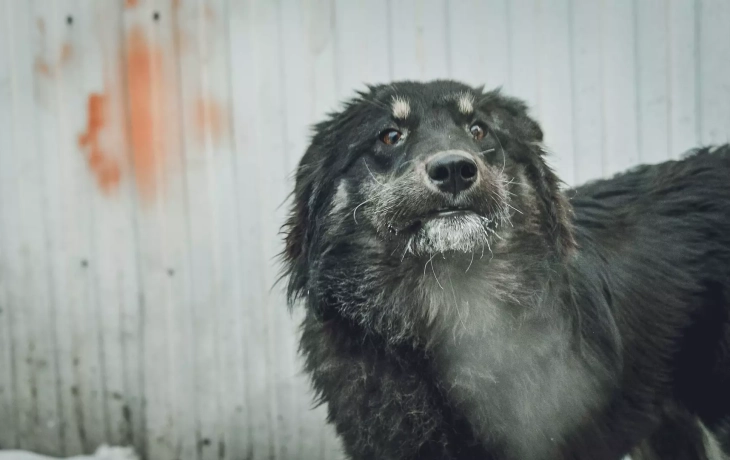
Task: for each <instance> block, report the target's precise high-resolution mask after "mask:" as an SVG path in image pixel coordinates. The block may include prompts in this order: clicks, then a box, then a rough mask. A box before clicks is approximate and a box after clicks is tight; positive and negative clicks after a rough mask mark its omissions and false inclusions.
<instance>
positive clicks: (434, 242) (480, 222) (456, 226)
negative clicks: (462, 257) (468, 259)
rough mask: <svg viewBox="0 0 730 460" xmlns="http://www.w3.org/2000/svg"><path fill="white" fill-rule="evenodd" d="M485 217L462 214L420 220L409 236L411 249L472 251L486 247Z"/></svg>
mask: <svg viewBox="0 0 730 460" xmlns="http://www.w3.org/2000/svg"><path fill="white" fill-rule="evenodd" d="M488 225H489V219H487V218H485V217H481V216H478V215H476V214H463V215H456V216H449V217H441V218H436V219H431V220H428V221H426V222H425V223H424V224H423V227H421V229H420V230H419V231H418V234H417V235H416V236H415V237H414V239H413V243H412V244H413V246H412V247H413V250H414V252H415V253H420V254H436V253H443V252H447V251H456V252H464V253H473V252H475V251H481V250H482V249H483V248H485V247H486V248H489V244H490V243H489V239H490V234H491V233H493V230H491V229H490V228H489V226H488Z"/></svg>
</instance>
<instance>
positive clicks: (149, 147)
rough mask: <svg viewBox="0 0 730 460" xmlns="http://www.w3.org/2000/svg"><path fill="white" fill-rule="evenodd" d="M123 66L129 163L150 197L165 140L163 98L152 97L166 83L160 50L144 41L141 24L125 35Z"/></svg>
mask: <svg viewBox="0 0 730 460" xmlns="http://www.w3.org/2000/svg"><path fill="white" fill-rule="evenodd" d="M126 68H127V84H128V85H129V87H128V95H129V96H128V97H129V117H130V123H129V124H130V143H131V146H130V147H131V164H132V167H133V169H134V176H135V181H136V185H137V190H138V192H139V194H140V196H141V197H142V198H145V199H150V198H151V197H152V196H153V195H154V193H155V190H156V188H157V176H158V172H159V170H160V168H161V166H162V164H163V162H164V153H165V152H164V144H163V140H164V139H163V137H162V136H161V132H162V130H163V128H164V118H163V115H162V113H161V111H162V108H163V107H164V100H163V101H159V100H158V101H159V102H160V104H158V105H157V106H156V105H155V99H156V98H157V97H158V96H159V95H160V94H161V91H164V88H165V82H164V76H163V75H162V53H161V52H160V50H159V49H157V48H154V47H151V46H150V45H149V44H148V43H147V39H146V37H145V35H144V32H143V31H142V29H141V28H140V27H135V28H133V29H132V30H131V32H130V34H129V36H128V38H127V60H126ZM156 108H158V109H159V110H155V109H156Z"/></svg>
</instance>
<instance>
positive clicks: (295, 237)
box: [282, 163, 313, 304]
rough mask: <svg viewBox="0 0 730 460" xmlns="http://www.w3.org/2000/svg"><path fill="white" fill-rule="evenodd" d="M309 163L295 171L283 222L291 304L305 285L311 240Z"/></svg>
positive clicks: (285, 273) (284, 257)
mask: <svg viewBox="0 0 730 460" xmlns="http://www.w3.org/2000/svg"><path fill="white" fill-rule="evenodd" d="M308 169H309V166H308V165H307V164H305V163H302V164H300V166H299V169H298V170H297V174H296V187H295V189H294V193H293V194H292V197H293V203H292V207H291V211H290V212H289V217H288V218H287V220H286V222H285V223H284V225H283V226H282V233H283V234H284V253H283V254H282V256H283V260H284V264H285V270H284V275H283V276H284V277H288V280H287V298H288V300H289V303H290V304H292V303H293V302H294V301H295V300H296V299H297V298H299V297H300V296H301V295H302V294H303V292H304V290H305V287H306V285H307V280H308V278H309V276H308V273H307V253H308V247H309V242H310V221H311V219H310V214H311V212H310V206H309V204H310V197H311V196H312V193H313V190H312V182H313V181H312V179H311V177H310V176H311V172H310V171H308Z"/></svg>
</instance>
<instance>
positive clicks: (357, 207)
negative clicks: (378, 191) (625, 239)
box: [352, 200, 371, 225]
mask: <svg viewBox="0 0 730 460" xmlns="http://www.w3.org/2000/svg"><path fill="white" fill-rule="evenodd" d="M369 201H371V200H365V201H363V202H362V203H360V204H358V205H357V206H355V209H353V210H352V218H353V219H354V220H355V224H357V225H360V223H359V222H358V221H357V210H358V209H360V206H362V205H364V204H365V203H368V202H369Z"/></svg>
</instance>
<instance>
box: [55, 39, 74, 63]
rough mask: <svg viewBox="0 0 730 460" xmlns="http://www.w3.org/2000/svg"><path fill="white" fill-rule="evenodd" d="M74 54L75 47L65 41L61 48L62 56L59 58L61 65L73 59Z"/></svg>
mask: <svg viewBox="0 0 730 460" xmlns="http://www.w3.org/2000/svg"><path fill="white" fill-rule="evenodd" d="M73 55H74V49H73V47H72V46H71V45H70V44H68V43H64V44H63V47H62V48H61V58H60V59H59V61H58V63H59V64H60V65H64V64H67V63H68V61H70V60H71V58H72V57H73Z"/></svg>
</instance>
